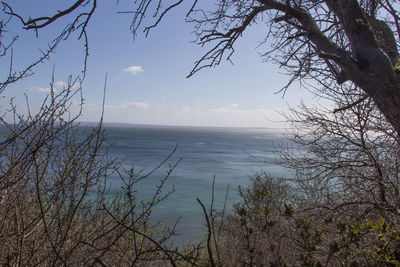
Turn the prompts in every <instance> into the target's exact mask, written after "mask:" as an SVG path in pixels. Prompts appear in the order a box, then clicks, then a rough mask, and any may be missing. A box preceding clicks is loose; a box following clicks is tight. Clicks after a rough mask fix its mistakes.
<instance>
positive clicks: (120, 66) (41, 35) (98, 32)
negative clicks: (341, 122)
mask: <svg viewBox="0 0 400 267" xmlns="http://www.w3.org/2000/svg"><path fill="white" fill-rule="evenodd" d="M72 2H73V1H54V0H53V1H51V0H35V1H11V2H10V4H11V5H12V7H13V8H14V11H15V12H17V13H20V14H22V15H23V16H24V17H25V18H29V17H35V16H48V15H51V14H53V13H54V11H55V10H57V9H58V10H60V9H65V8H67V7H68V5H70V4H71V3H72ZM132 2H133V1H127V0H120V1H119V2H118V3H117V1H112V0H100V1H98V5H97V9H96V11H95V13H94V15H93V18H92V20H91V21H90V24H89V26H88V29H87V32H88V38H89V58H88V63H87V68H88V70H87V74H86V79H85V80H84V83H83V98H84V100H85V101H84V102H85V105H84V107H83V115H82V117H81V118H80V120H81V121H90V122H95V121H98V120H99V119H100V116H101V108H102V101H103V88H104V84H105V76H106V74H107V83H106V88H107V89H106V95H105V109H104V121H105V122H118V123H135V124H157V125H182V126H217V127H267V128H282V127H286V126H287V125H286V123H285V119H284V117H283V116H282V115H281V113H282V112H287V110H288V106H296V105H297V104H298V103H299V102H300V101H304V102H306V103H312V102H313V101H314V99H312V96H311V95H310V94H309V93H308V92H307V91H306V90H305V89H300V88H299V86H296V85H295V86H292V87H291V88H289V90H288V92H287V93H286V95H285V97H283V95H282V94H277V93H276V92H277V91H278V90H279V89H280V88H281V87H282V86H283V85H284V84H285V83H286V82H287V80H288V77H287V76H286V75H284V73H283V70H280V69H279V68H278V66H276V65H273V64H271V63H268V62H264V61H263V59H262V58H261V57H260V53H262V52H264V51H265V47H264V48H263V47H261V48H257V47H258V45H259V43H260V41H262V40H263V39H264V37H265V32H266V28H265V26H264V25H256V26H254V27H251V28H250V29H249V30H248V31H246V32H245V33H244V35H243V36H242V37H241V38H240V40H239V41H238V42H237V44H236V47H235V50H236V52H235V54H234V55H233V56H232V61H233V63H234V64H231V63H230V62H228V61H223V62H222V63H221V64H220V65H219V66H217V67H215V68H210V69H204V70H202V71H200V72H198V73H197V74H196V75H194V76H193V77H191V78H188V79H187V78H186V76H187V74H189V72H190V70H191V68H192V67H193V65H194V62H195V61H196V60H197V59H199V58H200V57H201V56H202V55H203V53H204V52H205V51H206V49H207V47H199V46H198V45H196V44H194V43H193V42H192V41H193V39H194V36H193V34H192V31H193V25H191V24H188V23H185V21H184V19H185V16H184V15H185V13H186V12H187V7H185V6H182V7H181V8H178V9H177V10H175V11H172V13H170V14H168V15H167V16H166V17H165V18H164V20H163V21H162V23H161V24H160V25H159V26H158V27H157V28H154V30H153V31H151V32H150V34H149V36H148V37H147V38H146V37H145V36H144V35H143V34H139V35H138V36H137V37H136V38H135V39H134V38H133V36H132V33H131V32H130V25H131V22H132V15H131V14H120V13H118V11H126V10H132V9H133V7H132ZM210 3H211V1H210ZM72 15H73V14H72ZM67 21H68V17H67V18H65V19H62V20H60V21H59V22H57V23H55V24H54V25H50V26H49V27H46V28H45V29H42V30H40V31H39V32H38V37H37V36H36V35H35V33H34V32H32V31H22V30H20V28H21V24H20V23H18V21H13V22H12V23H10V26H9V28H8V31H9V32H10V33H13V32H16V33H18V34H19V38H20V39H19V41H18V42H17V43H16V45H15V47H14V51H13V62H14V67H15V69H16V70H18V68H20V69H21V68H23V67H24V66H26V65H28V64H29V63H30V62H31V61H32V60H33V59H35V58H37V57H38V56H40V54H41V50H44V49H45V48H46V46H47V44H48V43H49V42H51V40H53V38H54V37H55V36H56V34H57V32H59V31H60V29H62V27H63V25H65V23H66V22H67ZM3 39H4V38H3ZM83 57H84V52H83V43H82V41H79V40H77V36H76V35H73V36H71V37H70V38H69V39H68V40H67V41H65V42H63V43H62V44H61V46H60V47H59V48H58V50H57V51H56V53H54V54H52V55H51V57H50V60H47V61H45V62H44V63H43V64H40V65H39V66H37V67H36V68H35V69H34V71H35V74H34V75H32V76H31V77H29V78H26V79H24V80H23V81H20V82H18V83H16V84H15V85H12V86H10V87H8V88H7V89H6V91H5V92H3V97H2V98H1V100H0V101H1V105H2V106H3V107H6V106H7V103H8V102H9V99H10V98H12V97H13V98H14V102H15V103H16V104H17V106H18V108H19V109H20V110H22V112H23V110H25V109H26V99H28V101H29V106H30V108H31V109H32V110H33V111H34V110H35V109H38V108H39V107H40V105H41V102H42V101H43V99H44V98H45V97H46V95H47V94H48V92H49V87H50V85H49V84H50V81H51V78H52V72H53V69H54V82H55V88H56V90H60V89H61V88H62V87H63V86H65V84H66V81H67V80H68V76H69V75H72V76H73V77H75V76H76V75H79V74H80V71H81V69H82V65H83ZM0 68H1V73H3V75H4V74H5V73H7V72H8V68H9V58H6V59H4V57H3V58H2V62H1V63H0ZM2 77H3V76H2ZM74 108H77V107H76V106H75V107H73V109H74Z"/></svg>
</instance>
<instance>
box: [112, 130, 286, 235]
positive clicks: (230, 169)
mask: <svg viewBox="0 0 400 267" xmlns="http://www.w3.org/2000/svg"><path fill="white" fill-rule="evenodd" d="M105 129H106V135H107V142H106V149H107V150H108V152H109V154H110V155H111V156H115V157H118V158H119V159H120V160H122V161H123V164H124V166H125V167H126V168H132V167H133V168H134V169H135V172H141V173H142V174H146V173H147V172H150V171H151V170H153V169H154V167H156V166H158V165H159V164H160V163H161V162H162V161H163V160H165V159H166V158H167V157H168V155H169V154H170V153H171V152H173V151H174V148H175V147H176V151H175V153H173V155H172V157H171V158H170V159H169V161H168V162H167V163H166V164H165V165H164V166H162V167H161V168H159V169H158V170H157V171H156V172H155V173H153V174H152V175H151V176H149V177H147V178H146V179H145V180H144V181H142V182H141V183H140V184H138V185H137V187H136V194H137V197H138V199H143V200H145V199H148V198H150V197H151V196H152V194H153V193H154V191H155V186H156V184H158V182H159V181H160V178H162V177H164V176H165V175H166V173H167V171H168V169H169V167H168V166H169V165H171V166H172V165H174V164H175V163H176V162H177V161H179V160H180V159H181V161H180V162H179V164H178V165H177V167H176V168H175V169H174V171H173V172H172V174H171V176H170V177H169V178H168V180H167V183H166V184H165V187H164V191H165V192H166V191H168V190H171V189H172V188H174V189H175V193H174V194H173V195H171V196H170V197H169V198H168V199H167V200H165V201H164V202H162V203H160V204H159V205H158V206H157V207H156V208H155V209H154V210H153V213H152V219H153V220H154V221H163V222H166V223H167V224H169V225H172V224H173V223H174V222H175V221H176V220H177V219H178V218H179V217H182V218H181V221H180V223H179V224H178V227H177V229H178V234H179V235H178V236H176V237H174V240H175V241H176V242H177V243H182V242H188V241H197V240H199V239H200V237H201V236H202V235H203V234H204V230H205V228H204V223H205V220H204V217H203V213H202V210H201V207H200V206H199V204H198V203H197V201H196V198H199V199H200V200H201V201H202V202H203V203H205V204H206V205H207V206H209V205H210V202H211V192H212V181H213V177H215V187H214V197H215V200H214V203H215V205H214V206H215V208H219V209H221V208H222V207H223V205H224V199H225V195H226V191H227V188H228V186H229V194H228V198H227V206H228V207H231V205H232V203H234V202H235V201H238V199H239V198H238V194H237V187H238V186H239V185H241V186H246V185H247V184H248V183H249V176H250V175H251V174H252V173H254V172H259V171H267V172H269V173H271V174H274V175H285V174H286V172H285V170H284V169H282V168H281V167H280V166H277V165H276V164H274V158H275V155H274V151H275V150H276V149H277V148H278V147H279V146H280V145H282V144H283V143H285V142H286V141H285V139H284V138H283V136H282V134H281V133H280V132H279V131H276V130H275V131H273V130H268V129H261V128H203V127H161V126H134V125H125V126H106V127H105ZM121 186H122V183H121V181H120V179H119V178H118V177H117V176H115V175H114V176H112V177H111V179H110V193H111V194H115V193H117V192H119V191H120V188H121Z"/></svg>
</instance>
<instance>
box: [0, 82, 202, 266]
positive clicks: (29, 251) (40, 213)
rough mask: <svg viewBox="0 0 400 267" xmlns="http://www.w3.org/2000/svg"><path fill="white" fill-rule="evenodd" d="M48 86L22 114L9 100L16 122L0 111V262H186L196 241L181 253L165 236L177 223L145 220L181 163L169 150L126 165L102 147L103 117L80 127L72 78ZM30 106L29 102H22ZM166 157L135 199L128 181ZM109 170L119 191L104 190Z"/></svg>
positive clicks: (135, 182) (132, 182)
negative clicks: (141, 166)
mask: <svg viewBox="0 0 400 267" xmlns="http://www.w3.org/2000/svg"><path fill="white" fill-rule="evenodd" d="M69 81H70V82H69V83H68V85H67V86H66V87H65V88H64V90H62V91H60V92H59V93H55V91H54V88H53V85H52V84H51V88H52V90H51V93H50V94H49V95H48V97H47V98H46V99H45V100H44V102H43V104H42V106H41V108H40V110H39V111H38V112H37V113H31V112H30V111H29V112H28V114H25V115H21V114H20V113H18V111H17V110H18V109H17V107H16V106H15V105H14V104H13V103H12V102H11V106H10V111H9V112H11V114H12V115H13V116H14V122H7V121H6V120H4V119H3V118H4V115H3V116H2V118H1V122H2V123H1V128H0V129H1V137H2V139H1V142H0V160H1V163H0V264H1V265H4V266H10V265H13V266H14V265H27V266H34V265H40V266H59V265H63V266H82V265H85V266H94V265H101V266H116V265H129V266H154V265H165V264H169V265H171V266H177V262H186V263H192V262H193V261H196V259H195V257H194V256H193V255H194V253H195V252H193V251H198V250H199V248H198V247H195V248H194V249H193V250H189V251H185V253H181V252H180V251H179V250H178V249H176V248H175V249H174V248H172V246H171V243H170V242H169V239H170V237H171V236H172V235H174V234H175V226H171V227H165V226H161V225H159V224H158V223H154V222H152V221H151V218H150V215H151V212H152V209H153V207H154V206H156V205H157V204H158V203H160V202H161V201H163V200H164V199H166V198H167V197H168V196H169V195H170V194H171V193H173V189H172V190H170V191H164V189H163V188H164V185H165V182H166V180H167V179H168V177H169V176H170V174H171V172H172V171H173V169H174V168H175V167H176V165H177V164H178V163H179V160H178V161H177V162H175V163H172V162H171V156H172V155H173V153H174V151H172V152H171V154H170V155H169V156H168V155H167V157H166V159H165V161H163V162H162V163H160V165H159V166H156V168H155V169H154V170H153V171H150V172H149V173H147V174H145V175H143V174H139V173H136V172H135V170H134V169H124V168H123V167H122V165H121V163H120V162H119V161H118V160H117V159H113V158H109V157H108V154H107V151H105V150H104V148H103V147H102V143H103V141H104V138H105V133H104V130H103V128H102V121H100V122H99V124H98V125H97V126H95V127H91V126H79V125H78V124H77V122H76V120H77V119H78V118H79V116H80V111H79V109H78V111H77V112H76V114H75V115H74V114H73V113H72V110H71V105H72V100H73V99H74V98H75V97H77V98H78V99H80V91H81V89H77V90H76V89H72V88H74V82H73V80H72V79H70V80H69ZM28 110H29V106H28ZM165 163H170V164H171V165H170V167H169V169H168V170H169V171H168V173H167V174H166V175H165V176H164V177H163V178H162V179H161V181H160V183H159V184H158V185H155V186H156V191H155V192H154V194H153V196H151V198H150V200H149V201H146V202H144V201H140V200H138V199H136V196H135V193H134V188H135V187H137V186H138V183H140V181H142V180H143V179H146V178H147V177H148V176H149V175H151V174H153V172H154V171H155V170H157V169H158V168H161V167H162V166H163V165H164V164H165ZM112 173H114V175H117V177H119V178H120V179H121V180H122V182H123V186H122V190H121V192H120V193H119V194H116V195H113V196H111V195H109V194H107V192H108V189H107V184H108V183H107V181H108V178H109V177H110V175H111V174H112Z"/></svg>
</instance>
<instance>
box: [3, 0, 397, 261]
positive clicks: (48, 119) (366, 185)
mask: <svg viewBox="0 0 400 267" xmlns="http://www.w3.org/2000/svg"><path fill="white" fill-rule="evenodd" d="M151 2H153V3H154V1H151V0H141V1H137V2H136V3H138V5H139V6H138V7H137V11H140V12H136V13H135V12H134V20H133V24H132V30H133V32H134V34H136V32H137V30H138V29H139V27H140V26H141V24H142V22H143V23H144V16H145V14H147V13H148V12H149V11H148V10H147V8H148V7H149V5H150V3H151ZM162 2H163V1H161V0H160V1H156V2H155V3H159V5H156V6H157V8H156V12H155V14H154V17H153V18H154V19H155V20H156V21H155V23H154V24H153V25H150V26H149V27H145V32H146V33H148V32H149V31H150V30H151V29H152V28H153V27H155V26H157V24H158V23H159V22H160V20H161V19H162V18H163V17H164V15H165V14H166V13H167V12H169V10H171V9H173V8H174V7H175V6H178V5H179V4H180V3H181V2H182V1H178V2H177V3H176V4H174V5H172V6H169V7H168V8H166V9H162V7H163V6H162V5H161V4H162ZM217 3H218V4H217V5H216V10H214V11H212V12H209V11H207V10H205V11H204V10H196V9H195V8H194V7H195V6H196V5H197V4H198V1H193V6H192V8H191V9H190V10H189V12H188V20H189V21H191V22H193V23H195V30H196V37H197V38H198V39H197V41H198V42H199V44H200V45H207V44H208V43H213V44H214V46H212V47H211V49H210V50H209V52H208V53H207V54H205V55H204V57H202V58H201V59H200V60H199V61H198V62H197V63H196V64H195V67H194V69H193V71H192V72H191V73H190V75H193V74H194V73H196V72H197V71H198V70H200V69H202V68H204V67H208V66H215V65H218V64H219V63H220V62H221V60H222V59H223V58H226V56H227V59H230V56H231V55H232V53H233V51H234V50H233V45H234V43H235V42H236V40H237V39H238V38H239V37H241V36H242V33H243V32H244V31H245V29H246V28H247V27H250V26H251V25H252V24H253V23H257V22H258V23H260V22H262V23H266V25H267V26H268V27H267V28H268V31H269V32H268V35H269V36H270V37H272V38H274V39H273V43H272V48H271V50H270V51H269V52H267V53H266V54H265V57H266V58H267V59H269V60H272V61H273V62H275V63H277V64H279V65H280V66H281V67H282V68H284V69H285V70H287V72H288V73H289V74H290V75H291V79H290V81H289V83H288V86H289V85H290V84H292V83H293V82H294V81H299V82H301V83H302V85H305V86H307V87H308V89H311V90H312V91H313V92H314V93H315V94H316V95H318V96H319V97H322V98H326V99H328V100H329V101H331V103H332V104H333V105H334V106H335V107H337V108H336V109H335V110H330V109H328V108H326V109H317V108H310V107H307V106H305V105H302V106H300V107H299V108H298V109H295V110H292V113H291V115H289V116H288V120H289V121H290V122H291V123H292V126H293V129H292V131H291V132H290V133H289V138H291V139H292V141H293V142H294V143H295V144H296V146H295V148H296V149H290V148H281V160H280V164H281V165H282V166H284V167H287V168H290V169H291V170H293V173H294V175H293V177H285V178H283V177H271V176H270V175H268V174H267V173H261V174H258V175H255V176H254V177H253V178H252V184H251V186H250V187H249V188H244V189H243V188H241V189H239V193H240V196H241V201H240V202H239V203H236V204H235V205H234V207H233V209H232V210H231V211H227V210H222V211H216V210H215V209H214V207H212V206H211V207H209V208H207V207H205V206H204V205H203V204H202V202H201V201H200V200H198V202H199V205H201V207H202V208H203V211H204V219H205V224H206V226H207V229H208V232H207V233H206V234H205V237H204V240H203V241H202V242H200V243H199V244H187V245H185V246H183V247H181V248H176V247H173V245H172V244H171V243H170V242H169V240H170V238H171V236H173V235H174V233H175V229H174V227H172V228H166V227H162V226H161V225H159V224H154V223H153V222H151V220H150V214H151V211H152V208H153V207H154V206H155V205H157V204H158V203H159V202H160V201H163V200H164V199H165V198H166V197H167V196H168V195H169V194H171V193H172V192H163V184H164V183H165V181H166V180H167V179H168V177H169V175H170V174H171V172H172V171H173V169H174V168H175V166H176V164H172V167H171V169H170V171H169V172H168V174H167V175H166V176H165V177H164V179H163V180H161V181H160V184H159V185H155V186H156V188H157V189H156V191H155V193H154V195H153V197H152V198H151V199H150V200H149V201H147V202H141V201H138V200H137V199H135V193H134V190H133V187H134V186H136V185H137V183H140V181H141V180H143V179H145V178H146V177H147V175H139V174H136V173H135V172H134V170H126V169H123V168H122V165H121V164H120V163H119V162H118V161H117V160H116V159H112V158H109V157H108V156H107V152H106V151H105V150H104V149H102V143H103V141H104V138H105V134H104V131H103V129H102V121H100V122H99V124H98V125H97V126H95V127H80V126H79V125H78V124H77V123H76V121H77V119H78V118H79V116H80V115H81V114H80V112H78V113H77V114H76V115H75V116H73V117H71V114H70V111H71V105H72V101H73V98H75V97H79V95H80V93H81V90H82V89H81V88H79V89H73V88H75V86H74V85H75V83H76V82H78V81H79V82H82V80H77V81H75V82H74V81H73V80H72V79H69V81H70V82H69V84H68V85H67V86H66V87H65V88H64V89H63V90H61V91H60V92H58V93H55V91H54V90H52V91H51V93H50V94H49V95H48V97H47V99H46V100H45V101H44V102H43V104H42V106H41V108H40V111H38V112H36V113H31V112H30V111H29V106H28V113H24V115H21V114H20V113H19V112H18V111H17V108H16V107H15V106H14V104H13V103H12V102H11V103H10V107H9V109H8V111H4V110H3V111H2V116H1V117H0V120H1V122H2V125H1V126H2V129H1V131H2V134H1V140H0V264H1V265H2V266H390V265H392V266H398V265H399V264H400V262H399V261H400V181H399V179H400V151H399V149H400V146H399V143H400V141H399V132H400V130H399V129H400V126H399V125H400V124H399V121H400V120H399V116H398V114H400V113H399V108H398V107H399V106H400V105H398V102H395V100H393V99H397V100H396V101H398V99H400V97H399V95H400V94H399V90H398V89H399V82H398V81H399V71H400V69H399V67H398V64H397V63H398V58H397V57H398V50H397V46H398V45H397V44H398V40H399V36H400V17H399V13H398V10H397V9H396V8H397V7H398V3H396V1H390V0H388V1H373V0H368V1H350V0H348V1H340V0H338V1H273V0H260V1H239V0H236V1H234V0H228V1H222V0H221V1H217ZM337 3H341V5H338V4H337ZM349 3H350V4H349ZM95 9H96V0H87V1H83V0H78V1H75V4H74V5H72V6H71V7H70V8H69V9H65V10H61V11H59V12H58V13H56V14H55V15H54V16H50V17H38V18H30V19H29V20H27V19H24V18H22V17H21V16H20V15H18V14H17V13H15V12H14V10H13V9H12V6H10V5H9V4H7V3H3V12H2V15H3V17H2V18H1V20H0V38H1V41H2V42H1V43H0V48H1V51H0V58H1V59H3V60H4V58H6V56H7V57H8V56H10V59H11V60H10V66H9V70H10V71H9V73H8V74H6V77H5V79H4V81H2V82H1V83H0V93H2V92H3V91H4V90H5V89H6V88H7V86H8V85H10V84H13V83H15V82H18V81H19V80H21V79H24V78H26V77H28V76H30V75H31V74H33V69H34V68H35V66H36V65H37V64H39V63H40V62H43V61H44V60H46V59H48V57H49V56H50V55H51V54H52V53H53V52H54V51H55V50H56V48H57V46H58V45H59V44H60V43H61V42H62V41H63V40H65V39H67V38H68V37H69V36H72V35H73V34H74V32H76V31H77V32H78V33H79V38H82V39H83V40H84V47H85V52H86V57H85V61H84V68H83V73H84V74H85V71H86V60H87V56H88V54H87V48H88V39H87V34H86V26H87V25H88V23H89V21H90V18H91V16H92V14H93V12H94V11H95ZM150 9H151V8H150ZM74 10H79V12H81V13H79V12H78V13H79V14H78V15H77V16H75V17H73V16H72V22H70V23H68V25H67V26H68V27H65V28H63V30H62V31H61V33H60V34H59V35H58V36H57V37H56V38H55V40H54V42H52V43H51V45H50V46H49V47H48V50H47V51H45V52H44V53H43V55H42V57H40V58H38V59H37V61H34V62H33V63H31V64H30V65H28V66H27V67H26V68H25V69H23V70H22V71H15V70H14V69H13V61H12V47H13V45H14V44H15V42H16V41H17V39H18V38H17V37H16V35H15V36H14V35H13V33H12V32H8V31H7V24H8V23H10V21H12V20H13V19H15V20H17V21H19V22H20V23H22V25H23V27H24V28H25V29H27V30H34V31H39V30H40V29H42V28H44V27H46V26H47V25H49V24H51V23H53V22H54V21H59V19H60V18H61V17H64V16H65V17H68V16H69V15H70V14H72V13H73V12H72V11H74ZM163 10H164V11H163ZM349 10H350V11H353V13H349V15H352V16H345V15H346V14H345V12H348V11H349ZM359 11H361V12H359ZM343 12H344V13H343ZM196 14H200V17H197V18H196V17H191V15H196ZM348 17H351V18H352V19H353V20H351V19H347V20H346V18H348ZM351 21H353V22H354V21H355V22H357V23H358V22H360V21H361V22H362V23H361V24H359V25H358V24H357V23H356V24H357V25H358V26H359V27H361V28H362V27H364V28H363V29H364V30H365V31H364V30H363V31H350V30H349V29H352V28H351V27H352V26H354V25H352V23H351ZM379 25H380V26H379ZM382 25H383V26H382ZM378 26H379V27H381V26H382V27H383V28H381V30H380V29H379V28H377V27H378ZM365 27H367V28H366V29H365ZM384 33H387V34H388V36H389V37H390V38H382V36H383V35H382V34H384ZM359 40H361V41H359ZM363 40H364V41H365V40H366V41H368V42H370V43H369V46H368V47H367V48H368V49H369V50H368V49H364V48H365V47H364V46H363V45H361V44H363V43H364V42H362V41H363ZM385 40H386V41H388V42H387V44H386V43H385ZM328 41H329V42H328ZM367 50H368V51H369V52H368V51H367ZM366 51H367V52H368V53H370V52H371V51H373V53H374V55H376V56H375V57H373V58H372V59H370V58H366V57H365V55H366ZM368 53H367V54H368ZM378 63H379V64H378ZM381 63H382V64H381ZM383 63H385V64H383ZM396 64H397V65H396ZM84 74H83V78H84ZM385 75H386V76H385ZM382 77H388V78H387V79H383V78H382ZM83 78H82V79H83ZM309 79H312V80H313V81H314V83H311V84H308V85H307V82H308V81H309ZM288 86H287V87H288ZM287 87H285V88H283V91H285V90H286V89H287ZM382 88H386V89H387V90H386V89H385V90H386V91H385V92H384V93H385V94H383V93H382V90H383V89H382ZM390 90H392V91H391V92H392V93H393V94H392V96H397V97H396V98H394V97H393V98H391V97H387V96H388V95H387V94H386V93H387V92H389V91H390ZM383 95H385V97H382V96H383ZM389 96H390V95H389ZM385 103H386V104H387V103H389V104H391V106H390V105H385ZM81 105H82V103H81ZM332 111H333V112H332ZM4 112H6V113H8V114H11V115H12V116H13V118H14V121H13V122H6V121H5V119H4V118H5V117H6V116H5V115H6V114H4ZM172 153H173V151H172ZM169 159H170V158H167V159H166V161H164V162H163V163H166V162H167V161H168V160H169ZM112 173H113V174H116V175H118V176H119V177H120V179H121V180H122V181H123V184H124V186H123V188H122V190H121V193H120V194H119V195H117V196H113V197H110V196H106V193H107V186H106V185H107V179H108V178H109V177H110V174H112ZM151 173H152V172H150V174H151ZM210 190H211V189H210Z"/></svg>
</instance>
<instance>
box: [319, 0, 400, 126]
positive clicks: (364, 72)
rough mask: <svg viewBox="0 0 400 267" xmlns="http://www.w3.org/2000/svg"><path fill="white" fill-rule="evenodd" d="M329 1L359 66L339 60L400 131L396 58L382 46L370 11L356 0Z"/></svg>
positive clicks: (343, 68) (348, 74)
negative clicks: (365, 12)
mask: <svg viewBox="0 0 400 267" xmlns="http://www.w3.org/2000/svg"><path fill="white" fill-rule="evenodd" d="M325 2H326V4H327V5H328V7H329V8H330V9H331V10H332V11H333V12H334V13H335V14H336V15H337V17H338V18H339V20H340V22H341V24H342V25H343V28H344V30H345V32H346V35H347V37H348V38H349V40H350V44H351V48H352V51H353V53H354V57H355V58H356V62H355V63H356V66H354V64H351V63H349V62H345V63H343V62H338V65H339V66H341V67H342V70H343V71H344V72H345V74H346V78H347V79H349V80H351V81H352V82H354V83H355V84H356V85H357V86H359V87H360V88H361V89H363V90H364V91H365V92H366V93H367V94H368V96H370V97H371V98H372V99H373V100H374V102H375V104H376V105H377V107H378V108H379V110H380V111H381V112H382V113H383V114H384V116H385V117H386V119H387V120H388V122H389V123H390V124H391V125H392V126H393V127H394V128H395V130H396V131H397V133H399V134H400V82H399V78H400V75H396V73H395V70H394V68H393V65H392V62H393V59H392V61H391V58H389V55H387V54H386V53H385V51H383V50H382V48H381V47H380V44H379V43H378V42H377V38H376V36H375V35H374V32H373V30H372V28H371V25H370V23H369V22H368V19H367V17H366V15H365V14H364V12H363V11H362V9H361V8H360V6H359V4H358V2H357V1H356V0H326V1H325ZM394 45H396V44H394ZM396 52H397V51H396ZM390 56H392V55H390Z"/></svg>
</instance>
